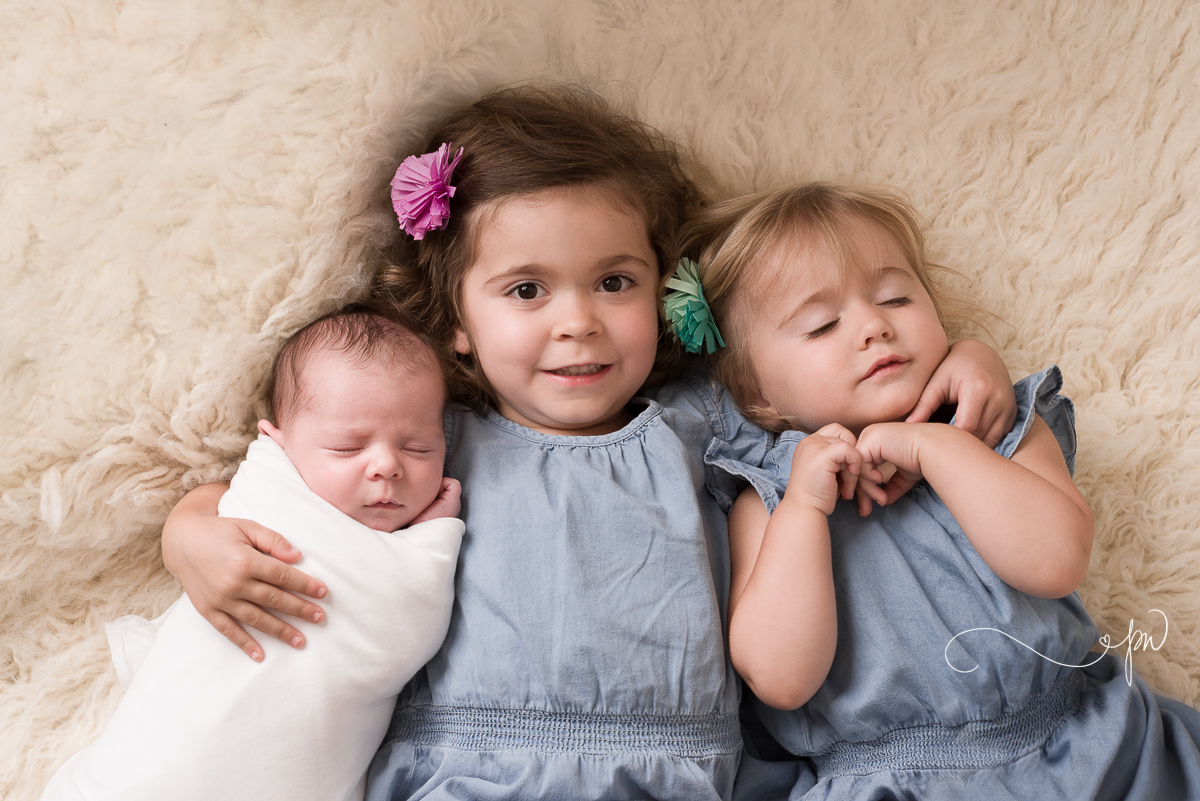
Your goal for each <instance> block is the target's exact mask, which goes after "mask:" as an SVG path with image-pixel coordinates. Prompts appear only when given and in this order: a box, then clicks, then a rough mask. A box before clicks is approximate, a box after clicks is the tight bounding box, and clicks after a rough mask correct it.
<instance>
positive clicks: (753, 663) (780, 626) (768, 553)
mask: <svg viewBox="0 0 1200 801" xmlns="http://www.w3.org/2000/svg"><path fill="white" fill-rule="evenodd" d="M860 462H861V457H860V456H859V454H858V452H857V451H856V450H855V448H854V435H853V434H851V433H850V432H849V431H847V430H846V429H844V428H842V427H841V426H837V425H830V426H826V427H824V428H822V429H821V430H820V431H818V432H817V433H816V434H813V435H811V436H808V437H806V438H804V439H803V440H802V441H801V442H800V444H799V445H798V446H797V447H796V452H795V455H794V456H793V458H792V472H791V478H790V479H789V481H788V488H787V491H786V492H785V493H784V496H783V499H782V500H781V501H780V502H779V506H777V507H776V509H775V512H774V513H773V514H770V515H768V513H767V509H766V507H765V506H764V505H763V502H762V500H761V499H760V498H759V497H758V495H757V493H755V491H754V490H753V489H747V490H745V491H743V492H742V494H741V495H740V496H739V497H738V499H737V502H736V503H735V504H734V506H733V510H732V512H730V515H729V548H730V557H731V562H732V582H731V586H730V593H729V653H730V657H731V659H732V660H733V666H734V668H736V669H737V671H738V673H739V674H740V675H741V677H742V678H743V679H744V680H745V681H746V683H747V684H748V685H749V686H750V688H751V689H752V690H753V691H754V694H755V695H757V696H758V698H759V699H760V700H761V701H763V703H765V704H768V705H769V706H773V707H775V708H777V709H795V708H796V707H798V706H800V705H801V704H803V703H804V702H805V701H807V700H808V699H809V698H811V697H812V695H813V693H815V692H816V691H817V689H818V688H819V687H820V686H821V683H822V682H824V681H825V676H826V675H827V674H828V673H829V666H830V665H831V664H832V663H833V654H834V650H835V649H836V648H837V605H836V600H835V597H834V592H833V566H832V561H831V558H832V557H831V554H830V543H829V521H828V516H829V515H830V514H831V513H832V512H833V508H834V506H835V505H836V503H837V499H838V496H839V495H840V496H841V497H843V498H850V497H852V496H853V494H854V490H855V486H856V484H857V475H858V472H859V466H860ZM875 477H878V475H877V474H876V476H875Z"/></svg>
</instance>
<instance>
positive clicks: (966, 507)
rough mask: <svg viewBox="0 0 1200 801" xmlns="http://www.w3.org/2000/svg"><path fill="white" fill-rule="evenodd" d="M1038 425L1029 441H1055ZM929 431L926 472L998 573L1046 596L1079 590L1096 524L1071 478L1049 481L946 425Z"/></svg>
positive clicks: (923, 452)
mask: <svg viewBox="0 0 1200 801" xmlns="http://www.w3.org/2000/svg"><path fill="white" fill-rule="evenodd" d="M1035 424H1036V428H1035V430H1033V431H1031V432H1030V435H1029V436H1030V437H1036V438H1039V439H1043V440H1044V439H1045V438H1047V437H1050V438H1052V436H1053V435H1052V434H1050V432H1049V429H1047V428H1046V426H1045V424H1044V423H1042V422H1041V421H1040V420H1038V421H1035ZM927 429H928V430H927V431H925V432H923V435H922V437H921V438H920V440H919V445H918V448H919V453H918V459H919V462H920V465H921V472H922V474H923V475H924V477H925V479H926V480H927V481H928V482H929V484H930V485H931V486H932V487H933V488H934V490H936V491H937V493H938V495H939V496H940V497H941V498H942V500H943V501H944V502H945V504H946V506H947V508H949V510H950V512H951V513H952V514H953V515H954V517H955V519H956V520H957V521H958V523H959V525H961V526H962V528H963V531H964V532H965V533H966V535H967V538H968V539H969V540H970V541H971V544H972V545H974V546H975V550H976V551H977V552H978V553H979V555H980V556H981V557H982V558H983V560H984V561H985V562H986V563H987V564H988V566H989V567H990V568H991V569H992V570H993V571H994V572H995V573H996V575H998V576H999V577H1000V578H1002V579H1003V580H1004V581H1005V582H1006V583H1008V584H1009V585H1011V586H1012V587H1014V588H1016V589H1018V590H1021V591H1022V592H1025V593H1028V594H1030V595H1036V596H1040V597H1045V598H1058V597H1062V596H1064V595H1067V594H1068V593H1070V592H1071V591H1072V590H1074V589H1075V588H1076V587H1077V586H1078V585H1079V582H1080V581H1082V580H1083V577H1084V575H1086V573H1087V568H1088V559H1089V557H1090V555H1091V543H1092V535H1093V522H1092V516H1091V512H1090V511H1089V510H1088V508H1087V504H1086V502H1084V500H1083V498H1082V496H1081V495H1080V494H1079V492H1078V491H1077V490H1076V489H1075V488H1074V485H1072V484H1070V480H1069V477H1068V478H1066V480H1065V481H1063V480H1062V479H1061V478H1059V477H1057V476H1056V477H1055V478H1048V477H1047V476H1046V475H1042V474H1040V473H1039V472H1037V471H1036V470H1034V469H1030V467H1029V466H1027V465H1025V464H1021V463H1020V462H1018V461H1017V460H1016V459H1005V458H1004V457H1002V456H1000V455H999V454H997V453H996V452H995V451H993V450H991V449H989V448H988V447H987V446H986V445H984V444H983V443H981V442H980V441H979V440H977V439H975V438H974V437H973V436H970V435H968V434H966V433H965V432H963V431H960V430H957V429H953V428H951V427H949V426H941V425H930V426H927ZM1027 438H1028V437H1027ZM1041 447H1043V448H1045V443H1044V442H1042V443H1041ZM1050 447H1055V448H1056V447H1057V446H1054V445H1051V446H1050ZM1063 472H1064V474H1065V468H1063ZM1050 475H1054V474H1053V473H1051V474H1050Z"/></svg>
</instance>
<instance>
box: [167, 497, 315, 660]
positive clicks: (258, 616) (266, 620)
mask: <svg viewBox="0 0 1200 801" xmlns="http://www.w3.org/2000/svg"><path fill="white" fill-rule="evenodd" d="M227 489H229V485H227V484H205V485H203V486H200V487H197V488H196V489H194V490H192V491H191V492H189V493H188V494H187V495H185V496H184V497H183V498H182V499H180V501H179V503H177V504H176V505H175V508H174V509H172V510H171V514H170V515H169V516H168V517H167V521H166V523H165V524H164V525H163V535H162V552H163V564H165V565H166V566H167V569H168V570H170V571H171V572H172V573H174V574H175V576H176V577H177V578H178V579H179V581H180V583H181V584H183V589H184V591H185V592H186V593H187V594H188V597H189V598H190V599H191V601H192V604H193V605H194V606H195V607H196V611H198V612H199V613H200V614H201V615H202V616H203V617H204V619H205V620H207V621H208V622H209V623H211V624H212V626H213V627H214V628H215V629H216V630H217V631H219V632H221V633H222V634H224V635H225V636H226V637H227V638H228V639H229V640H230V642H232V643H233V644H234V645H236V646H237V647H239V648H241V649H242V650H243V651H245V652H246V655H247V656H249V657H250V658H251V659H254V660H255V661H258V660H261V659H262V649H261V648H260V647H259V645H258V643H257V642H256V641H255V640H254V638H253V637H251V636H250V634H248V633H247V632H246V630H245V629H244V628H243V627H242V625H241V624H243V623H244V624H246V625H249V626H253V627H254V628H256V629H258V630H259V631H262V632H265V633H267V634H269V635H271V636H273V637H277V638H278V639H280V640H283V641H284V642H286V643H289V644H291V645H292V646H294V647H296V648H299V647H301V646H303V645H304V635H302V634H301V633H300V631H299V630H298V629H297V628H296V627H294V626H291V625H289V624H287V623H285V622H284V621H282V620H280V619H279V618H277V617H275V616H274V615H272V614H271V613H270V612H268V611H266V610H268V609H274V610H276V611H278V612H283V613H284V614H288V615H292V616H294V617H299V618H303V619H306V620H312V621H319V620H320V619H321V618H322V617H323V615H324V613H323V612H322V611H321V608H320V607H319V606H317V605H316V604H314V603H311V602H309V601H305V600H303V599H301V598H299V597H297V596H296V595H294V594H293V593H303V594H305V595H308V596H310V597H313V598H322V597H324V595H325V585H323V584H322V583H321V582H319V581H317V580H316V579H314V578H312V577H311V576H308V575H307V574H305V573H302V572H301V571H299V570H297V569H296V568H294V567H291V566H289V565H287V564H285V562H295V561H297V560H298V559H299V558H300V552H299V551H297V550H296V549H295V548H293V547H292V546H291V544H290V543H289V542H288V541H287V540H285V539H284V538H283V537H282V536H280V535H279V534H278V533H276V532H274V531H271V530H270V529H268V528H266V527H264V526H260V525H259V524H258V523H255V522H254V521H252V520H241V519H238V518H232V517H217V503H218V502H219V501H220V500H221V496H222V495H224V494H225V491H226V490H227Z"/></svg>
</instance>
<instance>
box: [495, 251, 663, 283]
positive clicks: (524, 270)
mask: <svg viewBox="0 0 1200 801" xmlns="http://www.w3.org/2000/svg"><path fill="white" fill-rule="evenodd" d="M630 262H632V263H634V264H640V265H642V266H643V267H645V268H646V269H647V270H649V271H650V272H652V273H657V272H658V271H657V270H655V269H654V268H653V267H651V266H650V264H649V262H647V261H646V260H645V259H641V258H638V257H637V256H634V255H633V254H630V253H616V254H614V255H612V256H605V257H604V258H602V259H600V260H599V261H597V262H596V263H595V265H594V266H593V269H594V270H595V271H596V272H605V271H606V270H611V269H613V268H614V267H616V266H618V265H621V264H628V263H630ZM549 272H551V271H550V269H549V268H548V267H546V266H545V265H543V264H539V263H537V262H530V263H529V264H519V265H517V266H515V267H509V268H508V269H507V270H505V271H504V272H501V273H497V274H496V275H493V276H492V277H491V278H489V279H488V280H487V281H485V282H484V286H490V285H492V284H496V283H506V282H508V281H511V280H513V279H514V278H519V277H523V276H528V277H530V278H538V277H540V276H542V275H545V274H547V273H549Z"/></svg>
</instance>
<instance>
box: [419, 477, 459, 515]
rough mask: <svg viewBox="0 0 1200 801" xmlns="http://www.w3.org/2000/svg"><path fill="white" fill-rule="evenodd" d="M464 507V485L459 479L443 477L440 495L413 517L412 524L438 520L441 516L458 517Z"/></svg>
mask: <svg viewBox="0 0 1200 801" xmlns="http://www.w3.org/2000/svg"><path fill="white" fill-rule="evenodd" d="M461 508H462V485H461V484H459V483H458V480H457V479H453V478H443V479H442V488H441V489H440V490H439V491H438V495H437V497H436V498H434V499H433V503H431V504H429V506H428V507H426V508H425V511H423V512H421V514H419V515H417V516H416V517H414V518H413V520H412V522H411V523H409V525H410V526H415V525H416V524H417V523H424V522H425V521H426V520H436V519H438V518H439V517H458V512H459V510H460V509H461Z"/></svg>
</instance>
